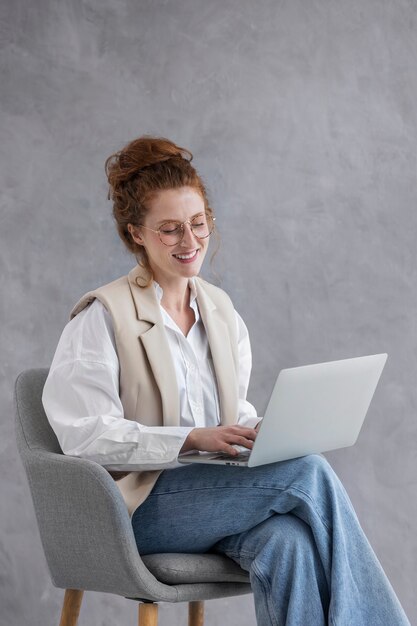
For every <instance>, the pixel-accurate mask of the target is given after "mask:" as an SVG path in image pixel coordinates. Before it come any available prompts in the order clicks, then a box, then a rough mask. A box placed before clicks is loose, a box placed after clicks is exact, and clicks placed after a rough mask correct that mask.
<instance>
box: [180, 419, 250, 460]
mask: <svg viewBox="0 0 417 626" xmlns="http://www.w3.org/2000/svg"><path fill="white" fill-rule="evenodd" d="M255 439H256V430H255V429H254V428H245V427H244V426H215V427H214V428H194V429H193V430H192V431H191V432H190V433H189V435H188V437H187V439H186V440H185V441H184V445H183V446H182V448H181V450H180V452H189V451H190V450H201V451H203V452H224V453H226V454H230V455H231V456H237V455H238V454H239V451H238V450H236V448H234V447H233V446H234V445H238V446H243V447H245V448H248V449H249V450H251V449H252V446H253V442H254V441H255Z"/></svg>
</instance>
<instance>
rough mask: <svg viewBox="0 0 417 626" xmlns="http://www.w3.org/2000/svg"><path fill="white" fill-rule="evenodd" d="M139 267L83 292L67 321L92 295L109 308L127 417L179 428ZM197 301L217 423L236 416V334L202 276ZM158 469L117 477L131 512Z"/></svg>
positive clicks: (158, 318)
mask: <svg viewBox="0 0 417 626" xmlns="http://www.w3.org/2000/svg"><path fill="white" fill-rule="evenodd" d="M146 278H147V276H146V275H145V274H144V270H143V269H142V268H141V267H140V266H139V265H137V266H136V267H134V268H133V269H132V270H131V271H130V272H129V274H128V275H127V276H123V277H121V278H119V279H117V280H115V281H113V282H111V283H109V284H107V285H104V286H102V287H99V288H98V289H95V290H94V291H89V292H88V293H86V294H85V295H84V296H83V297H82V298H81V299H80V300H79V301H78V302H77V304H76V305H75V306H74V308H73V309H72V311H71V314H70V319H72V318H73V317H75V315H77V314H78V313H79V312H80V311H82V310H83V309H84V308H85V307H86V306H87V305H88V304H90V302H92V301H93V300H94V299H95V298H97V299H98V300H100V302H102V304H103V305H104V306H105V307H106V309H107V310H108V311H109V313H110V315H111V317H112V321H113V328H114V333H115V340H116V348H117V354H118V358H119V364H120V378H119V385H120V387H119V393H120V399H121V402H122V405H123V409H124V416H125V418H126V419H130V420H136V421H137V422H140V423H141V424H145V425H147V426H179V425H180V400H179V391H178V387H177V382H176V374H175V368H174V363H173V361H172V356H171V351H170V348H169V344H168V339H167V335H166V331H165V327H164V322H163V319H162V315H161V311H160V306H159V302H158V299H157V296H156V293H155V289H154V287H153V284H151V285H150V286H149V287H145V288H142V287H139V284H144V280H145V279H146ZM195 286H196V290H197V303H198V308H199V311H200V315H201V318H202V320H203V324H204V327H205V329H206V332H207V338H208V342H209V345H210V350H211V354H212V358H213V364H214V369H215V372H216V379H217V385H218V390H219V401H220V416H221V423H222V424H224V425H227V424H235V423H236V421H237V419H238V343H237V342H238V338H237V328H236V317H235V312H234V307H233V304H232V302H231V300H230V298H229V296H228V295H227V294H226V293H225V292H224V291H223V290H222V289H220V288H219V287H215V286H214V285H211V284H210V283H208V282H206V281H205V280H203V279H202V278H199V277H196V278H195ZM161 471H162V470H152V471H143V472H130V473H128V474H127V475H125V474H119V475H122V476H123V477H122V478H121V479H120V480H118V479H117V478H118V474H117V472H111V474H112V475H113V477H114V478H115V479H116V480H117V482H116V484H117V485H118V487H119V489H120V491H121V493H122V495H123V498H124V500H125V502H126V505H127V507H128V510H129V514H130V515H132V514H133V512H134V510H135V509H136V508H137V507H138V506H139V505H140V504H141V503H142V502H144V500H145V499H146V498H147V496H148V495H149V493H150V492H151V490H152V487H153V486H154V484H155V482H156V480H157V478H158V476H159V474H160V473H161Z"/></svg>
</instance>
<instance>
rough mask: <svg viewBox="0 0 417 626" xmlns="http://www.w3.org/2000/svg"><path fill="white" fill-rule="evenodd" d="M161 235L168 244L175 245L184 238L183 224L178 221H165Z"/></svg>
mask: <svg viewBox="0 0 417 626" xmlns="http://www.w3.org/2000/svg"><path fill="white" fill-rule="evenodd" d="M159 237H160V239H161V241H162V242H163V243H164V244H166V245H167V246H175V244H176V243H178V242H179V241H181V238H182V228H181V224H179V223H178V222H165V224H163V225H162V226H161V228H160V229H159Z"/></svg>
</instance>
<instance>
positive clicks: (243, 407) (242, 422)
mask: <svg viewBox="0 0 417 626" xmlns="http://www.w3.org/2000/svg"><path fill="white" fill-rule="evenodd" d="M235 313H236V324H237V330H238V353H239V404H238V406H239V417H238V424H239V426H247V427H249V428H255V426H256V425H257V424H258V422H260V421H261V419H262V418H261V417H258V414H257V412H256V409H255V407H254V406H253V404H251V403H250V402H248V400H247V399H246V396H247V393H248V387H249V381H250V375H251V371H252V350H251V346H250V339H249V332H248V329H247V327H246V324H245V322H244V321H243V319H242V318H241V316H240V315H239V313H238V312H237V311H236V309H235Z"/></svg>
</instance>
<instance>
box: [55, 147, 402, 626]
mask: <svg viewBox="0 0 417 626" xmlns="http://www.w3.org/2000/svg"><path fill="white" fill-rule="evenodd" d="M191 159H192V154H191V153H190V152H189V151H188V150H185V149H184V148H181V147H179V146H177V145H175V144H174V143H173V142H171V141H169V140H167V139H162V138H156V137H149V136H143V137H140V138H139V139H136V140H134V141H132V142H131V143H129V144H128V145H127V146H125V147H124V148H123V149H122V150H121V151H120V152H118V153H116V154H114V155H112V156H111V157H109V159H107V161H106V171H107V175H108V180H109V185H110V192H109V195H110V196H111V198H112V200H113V215H114V217H115V220H116V224H117V228H118V232H119V235H120V237H121V238H122V240H123V242H124V243H125V244H126V246H127V248H128V249H129V250H130V251H131V252H133V253H134V254H135V256H136V259H137V260H138V265H137V266H136V267H135V268H133V269H132V271H131V272H130V273H129V274H128V276H124V277H122V278H120V279H118V280H115V281H113V282H111V283H109V284H107V285H104V286H103V287H100V288H98V289H96V290H94V291H91V292H89V293H87V294H85V296H83V298H81V300H80V301H79V302H78V303H77V304H76V305H75V307H74V308H73V310H72V312H71V321H70V322H69V323H68V324H67V326H66V327H65V329H64V331H63V333H62V336H61V339H60V341H59V344H58V347H57V350H56V353H55V356H54V359H53V363H52V365H51V369H50V373H49V376H48V379H47V381H46V384H45V388H44V393H43V403H44V407H45V411H46V414H47V416H48V419H49V421H50V423H51V425H52V427H53V429H54V430H55V432H56V434H57V437H58V440H59V442H60V444H61V447H62V450H63V452H64V453H65V454H70V455H74V456H80V457H83V458H87V459H91V460H94V461H96V462H97V463H100V464H101V465H103V466H104V467H106V469H107V470H108V471H110V473H111V474H112V476H113V478H114V479H115V481H116V484H117V485H118V487H119V488H120V491H121V493H122V495H123V497H124V499H125V502H126V505H127V508H128V510H129V513H130V515H131V520H132V526H133V530H134V533H135V537H136V542H137V545H138V549H139V551H140V553H141V554H147V553H155V552H205V551H208V550H211V551H216V552H219V553H224V554H226V555H227V556H229V557H230V558H232V559H234V560H235V561H236V562H237V563H239V565H240V566H241V567H242V568H244V569H246V570H247V571H248V572H249V573H250V579H251V584H252V588H253V592H254V598H255V609H256V616H257V622H258V624H259V625H260V626H267V625H269V624H274V625H280V626H281V625H284V624H285V625H287V626H300V625H306V624H308V625H309V626H310V625H311V626H321V625H322V624H332V625H335V626H336V625H337V626H362V625H363V626H372V625H375V626H376V625H378V626H381V625H386V626H400V625H401V626H402V625H405V624H409V622H408V620H407V618H406V616H405V614H404V612H403V610H402V608H401V606H400V604H399V602H398V600H397V598H396V596H395V594H394V591H393V590H392V587H391V585H390V583H389V582H388V580H387V578H386V576H385V574H384V572H383V570H382V568H381V566H380V564H379V562H378V560H377V558H376V556H375V554H374V553H373V551H372V549H371V547H370V545H369V543H368V541H367V539H366V537H365V535H364V533H363V531H362V529H361V527H360V525H359V522H358V519H357V517H356V515H355V512H354V510H353V508H352V505H351V503H350V501H349V498H348V496H347V494H346V492H345V490H344V488H343V486H342V484H341V483H340V481H339V480H338V478H337V476H336V475H335V473H334V472H333V470H332V469H331V467H330V465H329V464H328V463H327V461H326V460H325V458H324V457H323V456H321V455H309V456H305V457H302V458H298V459H293V460H290V461H284V462H280V463H272V464H269V465H264V466H261V467H256V468H241V467H233V466H217V465H216V466H211V465H200V464H197V465H192V464H191V465H187V466H184V465H180V464H179V462H178V455H179V454H180V453H181V452H186V451H189V450H201V451H216V450H221V451H224V452H225V453H228V454H230V455H236V454H238V449H237V448H238V447H239V446H243V447H244V448H251V447H252V446H253V442H254V440H255V438H256V433H257V427H258V424H259V422H260V418H259V417H258V416H257V414H256V411H255V409H254V407H253V406H252V405H251V404H249V402H248V401H247V400H246V393H247V388H248V384H249V377H250V370H251V350H250V343H249V337H248V332H247V329H246V326H245V324H244V322H243V320H242V318H241V317H240V316H239V314H238V313H237V312H236V311H235V309H234V307H233V304H232V303H231V301H230V298H229V297H228V296H227V294H226V293H225V292H224V291H222V290H221V289H219V288H218V287H215V286H214V285H211V284H209V283H208V282H206V281H204V280H202V279H201V278H199V276H198V275H199V272H200V268H201V265H202V263H203V260H204V257H205V255H206V253H207V250H208V245H209V239H210V234H211V233H213V232H214V219H215V218H214V216H213V211H212V209H211V207H210V205H209V202H208V199H207V194H206V190H205V187H204V184H203V182H202V180H201V178H200V177H199V176H198V174H197V172H196V171H195V169H194V168H193V167H192V165H191V163H190V161H191Z"/></svg>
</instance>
